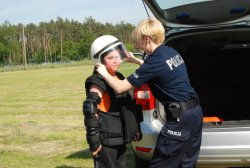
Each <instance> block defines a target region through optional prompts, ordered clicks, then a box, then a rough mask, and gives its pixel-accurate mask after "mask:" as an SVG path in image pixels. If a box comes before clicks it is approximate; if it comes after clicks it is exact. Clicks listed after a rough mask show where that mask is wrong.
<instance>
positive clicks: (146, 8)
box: [142, 0, 150, 18]
mask: <svg viewBox="0 0 250 168" xmlns="http://www.w3.org/2000/svg"><path fill="white" fill-rule="evenodd" d="M142 3H143V5H144V8H145V10H146V12H147V14H148V10H147V8H146V5H145V2H144V0H142ZM148 18H150V16H149V14H148Z"/></svg>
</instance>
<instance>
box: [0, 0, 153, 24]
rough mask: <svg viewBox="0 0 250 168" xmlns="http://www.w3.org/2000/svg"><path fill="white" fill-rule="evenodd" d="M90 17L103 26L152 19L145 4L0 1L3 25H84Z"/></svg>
mask: <svg viewBox="0 0 250 168" xmlns="http://www.w3.org/2000/svg"><path fill="white" fill-rule="evenodd" d="M149 14H150V17H153V15H152V13H151V12H149ZM90 16H91V17H92V18H93V19H95V20H96V21H97V22H101V23H112V24H118V23H120V22H121V21H123V22H125V23H131V24H133V25H136V24H137V23H138V22H139V21H141V20H143V19H146V18H147V17H148V15H147V12H146V10H145V7H144V5H143V3H142V1H141V0H0V24H3V23H4V22H5V21H9V23H11V24H15V25H17V24H19V23H21V24H29V23H34V24H39V23H40V22H49V21H50V20H51V19H53V20H56V19H57V17H60V18H63V19H66V18H67V19H69V20H71V19H73V20H75V21H79V22H84V21H85V19H86V18H88V17H90Z"/></svg>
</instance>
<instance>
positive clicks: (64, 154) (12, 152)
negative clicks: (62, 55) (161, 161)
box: [0, 64, 137, 168]
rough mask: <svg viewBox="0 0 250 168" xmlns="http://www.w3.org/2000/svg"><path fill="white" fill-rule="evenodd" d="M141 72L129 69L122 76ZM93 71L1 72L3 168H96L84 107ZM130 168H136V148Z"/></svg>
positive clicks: (87, 67) (84, 68)
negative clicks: (84, 119) (91, 154)
mask: <svg viewBox="0 0 250 168" xmlns="http://www.w3.org/2000/svg"><path fill="white" fill-rule="evenodd" d="M136 67H137V66H136V65H131V64H123V65H122V67H121V69H120V72H122V73H123V74H124V75H126V76H127V75H128V74H129V73H131V72H132V71H133V70H134V69H135V68H136ZM92 69H93V66H92V65H82V66H72V67H69V66H68V67H59V68H47V69H44V68H43V69H32V70H19V71H11V72H0V91H1V94H0V168H52V167H53V168H81V167H82V168H90V167H93V163H92V159H91V157H90V155H89V149H88V145H87V142H86V140H85V130H84V128H83V115H82V101H83V100H84V99H85V90H84V81H85V79H86V77H87V76H89V75H90V74H91V73H92ZM128 147H129V149H128V152H127V160H128V161H127V162H128V163H127V167H130V168H133V167H134V165H133V155H132V152H131V146H129V145H128Z"/></svg>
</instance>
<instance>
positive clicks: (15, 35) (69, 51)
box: [0, 17, 134, 65]
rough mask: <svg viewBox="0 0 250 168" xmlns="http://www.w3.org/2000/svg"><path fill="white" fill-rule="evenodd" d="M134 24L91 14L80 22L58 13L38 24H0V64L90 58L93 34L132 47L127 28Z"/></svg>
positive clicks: (130, 48)
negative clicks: (48, 20)
mask: <svg viewBox="0 0 250 168" xmlns="http://www.w3.org/2000/svg"><path fill="white" fill-rule="evenodd" d="M133 29H134V26H133V25H132V24H130V23H124V22H120V23H119V24H116V25H113V24H111V23H100V22H97V21H96V20H95V19H93V18H92V17H87V18H85V21H83V22H82V23H80V22H78V21H74V20H68V19H62V18H60V17H58V18H57V19H56V20H55V21H54V20H51V21H50V22H40V23H39V24H38V25H36V24H33V23H30V24H27V25H23V24H21V23H20V24H18V25H12V24H11V23H9V22H8V21H5V22H4V23H3V24H1V25H0V64H2V65H11V64H12V65H16V64H23V63H24V64H26V63H27V64H31V63H43V62H51V63H52V62H67V61H72V60H74V61H79V60H84V59H89V58H90V46H91V44H92V42H93V41H94V39H96V38H97V37H99V36H101V35H104V34H110V35H113V36H115V37H117V38H118V39H120V40H122V41H123V42H124V44H125V45H126V47H127V48H128V49H129V50H131V51H133V45H132V40H131V32H132V31H133Z"/></svg>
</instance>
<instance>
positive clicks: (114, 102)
mask: <svg viewBox="0 0 250 168" xmlns="http://www.w3.org/2000/svg"><path fill="white" fill-rule="evenodd" d="M125 50H126V48H125V47H124V45H123V43H122V42H121V41H119V40H118V39H117V38H116V37H113V36H110V35H104V36H101V37H99V38H97V39H96V40H95V41H94V42H93V43H92V46H91V57H92V59H93V61H94V63H102V64H103V65H105V67H106V69H107V72H108V73H109V74H110V75H111V76H112V77H114V78H116V79H118V80H123V79H124V76H123V75H122V74H121V73H119V72H118V71H117V70H118V68H119V66H120V64H121V62H122V59H123V57H124V56H126V54H125V53H124V52H125ZM106 69H105V70H106ZM85 89H86V97H87V98H86V100H85V101H84V102H83V114H84V124H85V128H86V138H87V142H88V144H89V148H90V151H91V154H92V156H93V158H94V165H95V168H125V166H126V162H125V152H126V144H127V143H129V142H130V141H131V140H136V141H137V140H138V139H139V138H138V137H139V134H138V133H139V130H138V127H137V126H138V124H137V122H136V119H135V116H133V113H132V112H131V110H134V109H132V107H133V105H134V107H136V106H135V103H133V101H132V100H131V96H130V94H129V92H123V93H122V94H117V93H115V91H114V90H113V89H112V88H111V87H110V86H109V85H108V84H107V83H106V82H105V80H104V79H102V77H101V76H100V75H99V74H98V73H97V72H96V71H95V70H94V72H93V74H92V75H91V76H89V77H88V78H87V79H86V81H85ZM127 120H129V121H130V123H129V125H128V124H126V123H127V122H126V121H127ZM134 138H135V139H134Z"/></svg>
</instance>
